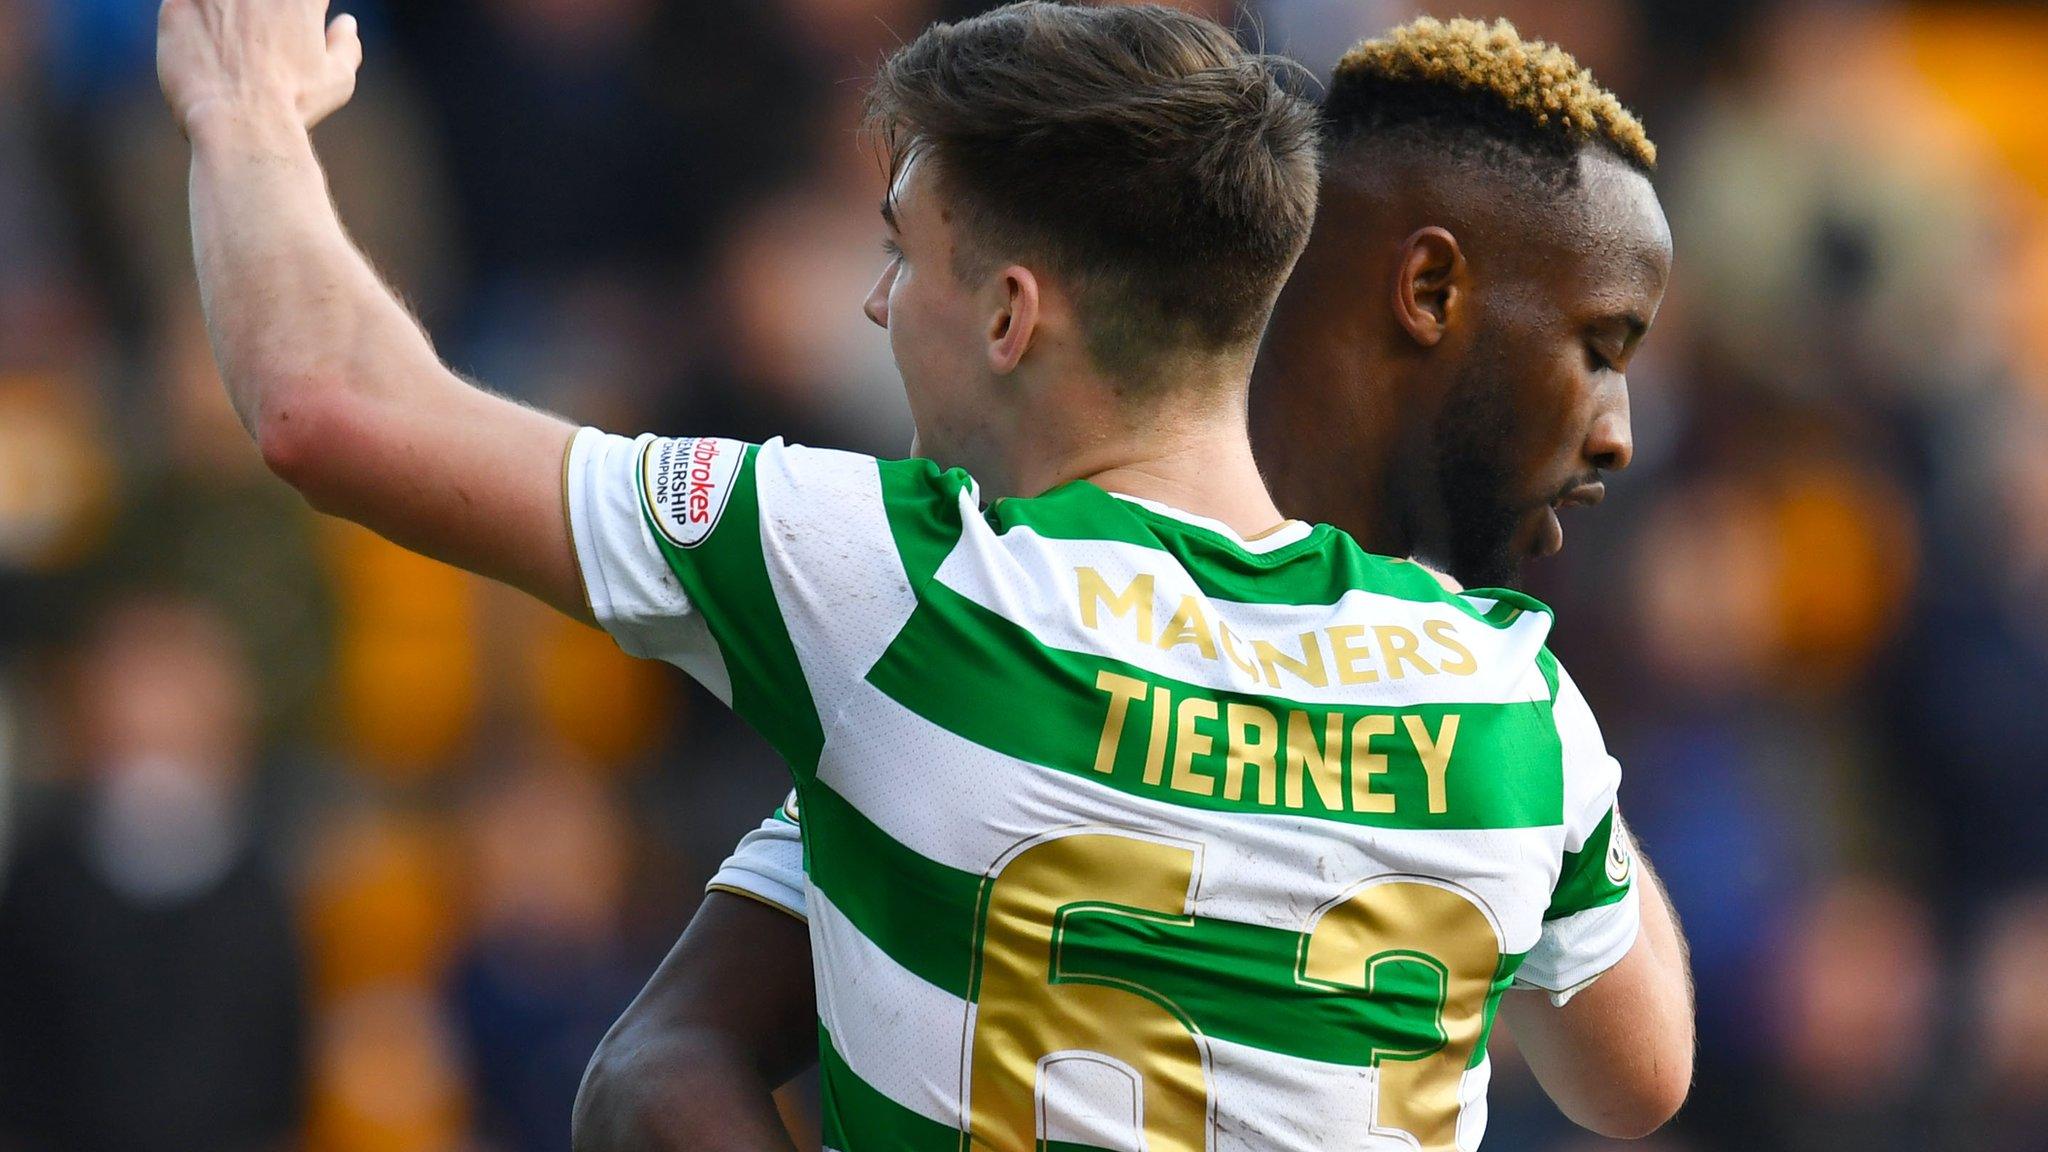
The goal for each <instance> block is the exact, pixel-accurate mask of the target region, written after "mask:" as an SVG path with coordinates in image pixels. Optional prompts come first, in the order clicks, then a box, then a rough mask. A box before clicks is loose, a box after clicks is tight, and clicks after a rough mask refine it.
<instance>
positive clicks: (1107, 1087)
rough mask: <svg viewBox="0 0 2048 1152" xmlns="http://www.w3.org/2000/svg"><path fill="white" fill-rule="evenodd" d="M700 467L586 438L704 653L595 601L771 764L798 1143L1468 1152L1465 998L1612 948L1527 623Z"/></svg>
mask: <svg viewBox="0 0 2048 1152" xmlns="http://www.w3.org/2000/svg"><path fill="white" fill-rule="evenodd" d="M705 445H711V446H713V447H712V448H711V449H710V450H709V458H710V459H711V461H712V463H711V464H709V465H706V466H704V467H696V466H694V465H693V464H692V461H693V460H695V459H697V458H700V457H705V456H706V453H707V449H706V448H705V447H704V446H705ZM720 445H729V442H723V441H672V442H664V441H652V442H643V443H642V444H641V445H639V446H630V445H626V443H625V442H617V444H615V445H614V446H613V449H612V450H613V451H614V452H624V451H626V450H627V449H628V448H630V449H631V450H633V451H637V452H638V453H639V461H638V463H637V464H635V465H634V466H633V467H634V469H635V473H636V475H637V476H638V477H639V492H640V504H641V511H642V512H643V513H644V516H645V523H646V525H647V526H648V527H649V528H651V532H650V533H649V539H650V540H651V541H652V542H653V543H655V544H656V546H657V548H658V550H659V551H660V553H661V554H662V556H663V557H664V559H665V560H666V561H667V566H668V568H669V570H670V571H671V572H672V573H673V575H674V576H675V577H677V578H678V579H679V580H680V583H681V585H682V592H683V594H684V595H687V596H688V597H689V598H690V599H691V600H692V601H694V602H695V605H696V614H697V615H700V616H701V617H702V618H703V620H704V623H706V624H708V625H709V631H710V632H711V633H712V634H713V635H714V636H715V637H716V640H717V643H716V645H715V646H713V649H712V651H711V652H709V653H708V654H707V652H705V651H704V650H703V649H702V646H701V645H699V646H697V647H696V648H694V649H691V650H688V651H685V650H683V649H685V648H690V647H691V646H690V645H689V644H688V643H685V642H684V641H687V639H688V638H687V637H681V638H680V639H679V640H674V641H672V642H671V646H672V647H675V648H676V650H674V651H669V652H661V651H655V650H653V649H657V648H659V647H661V646H662V643H663V641H662V640H661V638H660V637H659V636H652V635H650V636H645V637H643V636H642V635H641V634H640V633H638V632H637V631H636V630H635V629H634V628H633V627H632V626H631V621H630V619H629V620H627V621H626V622H625V626H621V625H620V623H619V621H618V619H617V618H618V617H620V616H621V615H626V616H630V615H631V614H630V613H625V614H622V613H620V612H618V611H615V610H613V611H608V610H607V607H606V606H605V605H603V604H600V603H599V601H600V600H601V599H603V598H605V597H607V596H610V595H611V591H613V590H615V589H609V590H607V591H604V592H600V591H599V590H597V589H593V603H594V605H597V606H598V607H599V614H600V616H601V617H607V618H608V619H607V622H608V626H612V627H613V630H614V632H615V633H618V634H620V638H621V640H622V642H626V643H627V646H628V647H629V649H630V648H635V647H636V646H637V647H638V648H640V649H642V650H643V652H644V653H645V654H654V655H668V656H669V657H670V658H672V659H675V660H677V662H678V663H681V664H683V665H684V666H685V667H691V668H692V671H694V672H697V673H698V674H699V676H700V678H703V679H705V680H706V682H707V683H710V684H712V685H713V686H714V688H718V687H722V688H723V690H724V691H725V693H726V695H727V697H728V698H729V699H730V700H731V702H732V703H733V704H734V706H735V707H736V708H737V709H738V710H740V711H741V712H742V714H744V715H747V716H748V717H749V718H750V719H751V720H753V721H754V722H755V723H756V724H757V726H760V727H762V729H763V730H764V731H765V732H768V733H769V734H770V735H771V738H775V739H776V741H777V743H778V745H779V746H781V747H782V748H783V750H784V752H785V754H787V755H789V757H790V759H791V763H792V766H793V767H794V768H795V770H796V771H795V774H796V778H797V793H798V797H799V801H800V806H801V810H802V816H803V829H804V832H803V834H804V841H805V851H806V863H807V871H808V875H809V885H810V887H809V890H808V891H807V892H806V894H805V895H806V903H807V906H808V909H809V913H810V924H811V933H812V942H813V949H814V955H815V959H816V963H817V968H818V973H819V980H818V1009H819V1018H820V1027H821V1033H822V1035H821V1042H822V1052H823V1067H824V1088H825V1113H826V1143H827V1145H828V1146H830V1147H833V1148H839V1149H852V1150H865V1149H870V1148H874V1149H895V1148H913V1149H919V1148H933V1149H937V1148H948V1149H951V1148H958V1147H962V1146H965V1145H966V1144H967V1143H968V1142H969V1138H970V1137H971V1143H972V1146H974V1147H987V1148H993V1149H1006V1150H1007V1149H1021V1150H1026V1152H1030V1150H1033V1149H1036V1148H1038V1147H1041V1146H1042V1145H1043V1143H1045V1142H1050V1143H1052V1144H1055V1145H1059V1144H1066V1145H1076V1146H1080V1147H1090V1148H1146V1149H1150V1150H1152V1152H1167V1150H1179V1149H1186V1150H1196V1149H1206V1148H1216V1149H1224V1148H1246V1149H1251V1148H1257V1149H1319V1150H1320V1149H1346V1148H1352V1149H1379V1148H1384V1149H1395V1148H1409V1147H1414V1146H1416V1145H1419V1146H1420V1147H1422V1148H1424V1149H1451V1148H1455V1147H1464V1148H1471V1147H1473V1146H1475V1145H1476V1144H1477V1141H1478V1137H1479V1132H1480V1129H1481V1128H1482V1127H1483V1124H1484V1103H1483V1099H1484V1092H1485V1086H1486V1079H1487V1064H1486V1062H1485V1055H1484V1053H1485V1035H1486V1032H1487V1030H1488V1029H1489V1027H1490V1024H1491V1021H1492V1019H1493V1013H1494V1009H1495V1008H1496V1006H1497V1005H1498V1002H1499V998H1500V995H1501V993H1502V992H1503V991H1504V990H1505V989H1506V988H1507V987H1508V986H1509V984H1510V983H1511V982H1513V981H1514V980H1516V979H1517V978H1518V977H1520V978H1523V979H1525V980H1527V981H1528V982H1529V983H1532V984H1534V985H1535V986H1538V987H1543V988H1548V989H1552V990H1556V991H1563V990H1568V989H1570V988H1571V987H1573V986H1574V985H1576V984H1579V983H1581V982H1582V981H1583V980H1585V979H1587V978H1590V977H1591V976H1593V975H1596V974H1597V973H1598V972H1599V971H1601V970H1604V969H1605V968H1606V967H1607V966H1609V965H1611V964H1612V963H1613V962H1614V961H1615V960H1617V959H1619V957H1620V955H1621V954H1622V953H1623V952H1625V951H1626V949H1627V947H1628V945H1629V943H1630V942H1631V940H1632V937H1633V933H1634V929H1635V915H1634V902H1633V899H1632V894H1631V893H1630V890H1629V887H1628V884H1627V880H1628V876H1627V869H1626V865H1627V860H1628V857H1627V852H1626V847H1625V837H1624V836H1622V835H1621V834H1618V833H1616V832H1615V830H1614V827H1613V817H1612V805H1613V795H1614V787H1615V784H1616V783H1617V780H1618V770H1616V769H1615V767H1614V765H1613V762H1612V761H1611V760H1610V759H1608V758H1607V757H1606V755H1605V753H1604V751H1603V750H1602V749H1601V748H1600V745H1599V738H1598V734H1597V731H1596V730H1595V729H1594V728H1593V725H1592V722H1591V718H1590V716H1589V715H1586V714H1585V708H1584V704H1583V701H1582V700H1580V699H1579V697H1578V696H1577V693H1576V691H1575V689H1573V688H1572V687H1571V685H1570V682H1569V680H1568V678H1565V677H1564V676H1563V674H1562V672H1561V670H1560V669H1558V667H1557V666H1556V664H1555V662H1554V661H1552V660H1551V659H1550V657H1549V656H1548V654H1547V653H1546V652H1545V651H1544V649H1543V644H1544V640H1545V637H1546V636H1547V633H1548V629H1549V613H1548V611H1547V610H1545V609H1544V608H1543V607H1542V606H1541V605H1540V604H1537V603H1536V602H1535V601H1532V600H1529V599H1527V598H1526V597H1521V596H1519V595H1517V594H1514V593H1497V592H1488V593H1485V594H1475V595H1460V594H1455V593H1452V592H1450V591H1447V590H1446V589H1445V588H1444V587H1443V586H1442V585H1441V584H1440V583H1439V582H1438V581H1437V580H1436V579H1435V578H1434V577H1433V576H1432V575H1431V574H1430V573H1428V572H1427V571H1426V570H1424V569H1422V568H1420V567H1417V566H1416V565H1413V564H1410V563H1407V562H1403V561H1395V560H1388V559H1385V558H1381V557H1375V556H1371V555H1369V554H1367V553H1365V552H1364V551H1362V550H1361V549H1359V548H1358V547H1357V546H1356V545H1355V544H1354V543H1353V542H1352V541H1351V540H1350V539H1349V538H1348V537H1346V536H1345V535H1344V534H1342V533H1341V532H1338V531H1336V530H1334V529H1330V528H1327V527H1316V528H1310V527H1308V526H1306V525H1300V524H1290V525H1287V526H1285V527H1283V528H1282V529H1280V530H1278V531H1277V532H1275V533H1273V534H1271V535H1269V536H1268V537H1266V538H1264V539H1261V540H1257V541H1245V540H1242V539H1239V538H1237V537H1236V536H1234V535H1233V534H1231V533H1230V532H1229V531H1228V529H1226V528H1224V527H1223V526H1222V525H1219V524H1215V523H1213V522H1208V521H1203V520H1199V519H1197V518H1194V517H1189V516H1186V515H1183V514H1180V513H1177V512H1174V511H1172V510H1169V509H1165V508H1160V507H1156V506H1152V505H1148V504H1145V503H1142V502H1139V501H1135V500H1131V499H1127V498H1123V497H1118V496H1114V495H1111V494H1109V493H1106V492H1104V491H1102V490H1101V489H1099V488H1096V487H1094V486H1092V485H1090V484H1087V483H1084V482H1076V483H1072V484H1068V485H1066V486H1063V487H1061V488H1058V489H1056V490H1054V491H1052V492H1050V493H1047V494H1045V495H1043V496H1039V497H1036V498H1032V499H1022V500H1005V501H1001V502H999V503H997V504H996V505H995V506H994V508H993V509H992V510H990V511H988V512H986V513H983V512H981V511H980V510H979V508H978V506H977V503H976V497H975V493H974V491H973V488H972V485H971V482H969V481H968V480H967V479H966V478H965V477H964V476H963V475H961V474H958V473H942V472H940V471H939V470H938V469H936V468H935V467H933V466H931V465H929V464H925V463H922V462H902V463H878V462H876V461H873V460H869V459H866V458H863V457H857V456H851V455H848V454H843V453H825V452H814V451H810V450H804V449H792V448H787V447H784V446H781V445H779V444H770V445H767V446H764V447H762V448H760V449H751V448H742V447H741V446H738V445H729V447H718V446H720ZM579 452H584V453H585V456H586V459H587V458H588V452H586V451H585V449H583V448H582V447H581V446H579ZM585 466H587V465H576V464H572V473H573V472H575V471H576V469H577V468H581V467H585ZM571 500H572V506H577V505H578V503H579V498H578V496H577V494H576V492H575V489H574V479H573V476H572V493H571ZM728 501H730V502H731V503H730V506H728ZM698 508H711V509H713V510H712V511H711V512H710V513H709V514H708V516H705V517H700V518H698V519H696V520H694V521H693V520H692V516H693V510H694V509H698ZM735 512H741V513H742V514H743V516H742V519H743V522H748V521H750V522H752V524H753V525H755V526H756V527H757V528H758V531H751V532H750V531H740V532H729V531H728V530H727V529H724V528H721V527H720V521H721V520H727V519H730V518H732V516H733V514H734V513H735ZM601 519H602V516H601V515H600V516H596V517H593V516H590V515H585V516H580V517H579V521H581V520H592V521H593V522H595V521H597V520H601ZM591 531H596V529H595V528H593V529H591ZM584 532H585V528H584V527H583V525H582V524H581V523H579V533H580V535H579V551H587V549H586V547H585V540H584V536H583V535H581V533H584ZM720 533H726V535H725V537H724V538H725V539H729V540H732V541H734V543H732V544H730V545H727V544H720V543H717V542H716V540H717V538H718V535H719V534H720ZM586 571H587V572H589V571H596V576H597V579H598V580H599V581H601V582H605V583H607V584H620V583H621V581H620V580H619V579H618V578H617V577H618V576H619V575H621V574H622V573H609V572H606V571H604V570H602V565H600V566H599V568H598V569H595V570H594V569H592V567H591V565H590V564H588V563H586ZM623 574H624V575H630V573H623ZM725 581H729V582H731V586H729V587H721V586H720V585H721V582H725ZM747 582H755V583H756V584H757V585H758V587H757V588H756V589H755V590H753V591H750V592H745V593H742V592H741V591H740V589H739V587H738V586H739V585H742V584H745V583H747ZM658 592H659V589H652V590H650V591H648V592H647V594H646V596H643V597H642V599H648V600H650V602H651V600H652V599H654V598H658ZM750 596H760V597H761V598H762V602H761V603H759V604H756V605H752V606H750V605H749V604H748V603H747V600H748V598H749V597H750ZM631 598H632V594H631V593H630V591H629V594H628V596H627V599H631ZM714 660H715V662H716V663H717V664H718V665H720V666H719V667H715V668H714V667H710V666H709V664H710V663H711V662H713V661H714ZM693 663H694V664H695V665H696V666H693ZM1610 848H1611V849H1612V851H1610Z"/></svg>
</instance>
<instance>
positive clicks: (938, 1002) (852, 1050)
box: [809, 887, 973, 1128]
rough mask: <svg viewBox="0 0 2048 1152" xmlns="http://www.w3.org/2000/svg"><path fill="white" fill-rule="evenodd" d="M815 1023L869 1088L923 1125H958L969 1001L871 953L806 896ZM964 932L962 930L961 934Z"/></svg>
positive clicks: (822, 904) (833, 913) (843, 922)
mask: <svg viewBox="0 0 2048 1152" xmlns="http://www.w3.org/2000/svg"><path fill="white" fill-rule="evenodd" d="M809 895H810V910H811V952H812V957H813V960H814V963H815V966H816V979H817V988H818V1020H819V1022H820V1023H822V1024H823V1025H824V1026H825V1031H827V1032H829V1033H831V1035H832V1046H833V1048H835V1049H837V1050H838V1052H839V1056H840V1058H841V1059H843V1060H845V1061H846V1066H847V1067H848V1068H850V1069H852V1070H853V1074H854V1075H855V1076H858V1077H860V1078H861V1080H862V1081H863V1082H865V1083H866V1084H867V1085H868V1087H870V1088H873V1089H875V1090H876V1091H877V1092H880V1093H882V1094H883V1095H884V1096H887V1097H888V1098H889V1099H891V1100H894V1101H895V1102H896V1103H898V1104H901V1105H903V1106H904V1107H905V1108H908V1109H910V1110H911V1111H913V1112H915V1113H917V1114H918V1115H920V1116H923V1117H924V1118H926V1119H928V1120H935V1121H937V1122H938V1123H940V1124H944V1125H947V1126H948V1127H952V1128H958V1127H960V1124H961V1120H960V1116H961V1109H960V1084H961V1076H960V1064H961V1060H962V1055H961V1054H962V1053H963V1052H964V1051H965V1050H966V1045H967V1042H968V1035H969V1032H968V1030H969V1029H970V1028H972V1027H973V1015H972V1013H971V1011H970V1009H969V1005H968V1003H967V1001H965V1000H962V999H960V998H959V997H957V996H955V995H953V994H952V993H950V992H947V991H945V990H944V989H942V988H940V987H938V986H937V985H935V984H930V983H927V982H926V981H924V980H922V979H920V978H919V977H918V976H917V975H916V974H915V973H913V972H911V971H910V970H909V969H908V968H905V967H903V966H902V965H900V964H898V963H896V961H895V960H894V959H892V958H891V957H890V956H889V954H888V953H886V952H883V951H882V950H881V949H880V948H878V947H876V946H875V945H874V944H873V943H872V942H871V941H869V940H868V938H867V937H865V936H862V935H861V934H860V929H858V928H856V927H854V926H853V922H852V921H850V920H848V919H847V918H846V914H845V913H843V912H841V911H840V910H839V909H838V908H837V907H836V906H834V905H833V903H832V901H831V900H829V899H827V898H826V896H825V894H824V893H822V892H820V891H818V890H817V888H815V887H813V888H812V889H811V890H810V893H809ZM964 927H965V926H963V930H964Z"/></svg>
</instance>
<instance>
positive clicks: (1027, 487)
mask: <svg viewBox="0 0 2048 1152" xmlns="http://www.w3.org/2000/svg"><path fill="white" fill-rule="evenodd" d="M1212 395H1216V396H1218V399H1217V400H1216V401H1215V402H1214V403H1213V406H1211V405H1207V404H1200V403H1190V402H1172V401H1169V402H1167V403H1165V404H1162V405H1160V406H1159V410H1158V411H1157V412H1156V413H1153V414H1150V415H1134V414H1132V413H1129V412H1123V413H1121V414H1117V415H1114V416H1111V415H1107V414H1105V416H1104V417H1103V418H1101V419H1098V420H1092V421H1088V422H1086V425H1085V427H1087V428H1088V431H1087V432H1086V433H1084V434H1083V435H1082V436H1081V437H1079V438H1078V443H1075V444H1074V445H1073V446H1071V447H1069V448H1068V449H1067V450H1065V451H1060V452H1055V453H1050V454H1048V455H1047V456H1045V457H1043V458H1041V459H1039V460H1036V461H1029V462H1020V464H1022V466H1021V467H1019V468H1018V470H1017V473H1016V475H1017V478H1018V481H1019V483H1018V485H1017V491H1019V492H1043V491H1045V490H1047V489H1049V488H1052V487H1055V486H1057V485H1059V484H1062V483H1065V482H1066V481H1068V480H1074V479H1084V480H1087V481H1089V482H1090V483H1092V484H1094V485H1096V486H1097V487H1099V488H1102V489H1104V490H1106V491H1110V492H1116V493H1120V494H1122V495H1125V496H1136V497H1138V498H1140V499H1144V500H1151V501H1155V502H1157V503H1160V504H1165V505H1167V506H1169V507H1172V508H1177V509H1179V510H1180V511H1183V512H1188V513H1191V514H1193V515H1196V516H1202V517H1206V518H1208V519H1211V520H1216V521H1220V522H1221V523H1223V524H1225V525H1227V526H1228V527H1229V528H1230V530H1231V531H1233V532H1236V533H1237V534H1238V535H1240V536H1243V537H1246V538H1251V537H1255V536H1259V535H1262V534H1264V533H1266V532H1269V531H1271V530H1273V529H1274V528H1277V527H1279V526H1280V525H1281V524H1282V523H1284V522H1285V521H1286V517H1284V516H1282V515H1281V513H1280V510H1279V508H1278V507H1277V506H1275V504H1274V503H1273V498H1272V496H1271V495H1269V494H1268V493H1267V491H1266V484H1265V481H1264V480H1263V479H1262V478H1261V477H1260V476H1259V469H1258V465H1257V464H1256V463H1254V462H1253V460H1252V446H1251V437H1250V431H1249V429H1248V428H1247V427H1246V423H1245V408H1244V392H1243V385H1242V384H1241V383H1240V384H1239V385H1238V386H1237V387H1236V388H1230V389H1224V390H1221V391H1219V392H1217V393H1212ZM1103 429H1117V432H1116V433H1115V434H1114V435H1113V436H1105V435H1102V433H1101V430H1103Z"/></svg>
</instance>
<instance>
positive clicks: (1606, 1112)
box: [1572, 1052, 1692, 1140]
mask: <svg viewBox="0 0 2048 1152" xmlns="http://www.w3.org/2000/svg"><path fill="white" fill-rule="evenodd" d="M1614 1087H1615V1089H1616V1091H1615V1092H1614V1093H1613V1094H1612V1095H1610V1096H1609V1097H1608V1098H1606V1099H1604V1100H1602V1101H1600V1104H1599V1106H1598V1108H1597V1110H1594V1111H1593V1113H1592V1114H1591V1115H1585V1116H1573V1117H1572V1119H1573V1120H1574V1121H1575V1122H1577V1123H1578V1124H1579V1125H1580V1126H1581V1127H1583V1128H1587V1129H1590V1130H1592V1131H1593V1132H1595V1133H1597V1134H1599V1135H1601V1136H1605V1137H1607V1138H1608V1139H1610V1140H1641V1139H1642V1138H1644V1137H1645V1136H1649V1135H1651V1134H1652V1133H1654V1132H1656V1131H1657V1130H1658V1129H1659V1128H1662V1127H1663V1126H1664V1125H1665V1124H1666V1123H1668V1122H1669V1121H1670V1120H1671V1118H1672V1117H1673V1116H1676V1115H1678V1110H1679V1109H1680V1108H1682V1107H1684V1106H1685V1100H1686V1097H1687V1096H1688V1095H1690V1094H1691V1092H1692V1055H1691V1053H1689V1052H1688V1053H1686V1055H1685V1058H1684V1059H1683V1060H1682V1061H1680V1060H1674V1061H1671V1062H1670V1063H1669V1064H1664V1063H1660V1064H1659V1065H1658V1066H1657V1067H1656V1068H1655V1069H1653V1070H1651V1071H1650V1073H1649V1074H1648V1075H1645V1076H1643V1077H1641V1079H1640V1080H1639V1081H1638V1082H1636V1083H1633V1084H1627V1085H1623V1084H1620V1083H1616V1084H1615V1085H1614Z"/></svg>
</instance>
